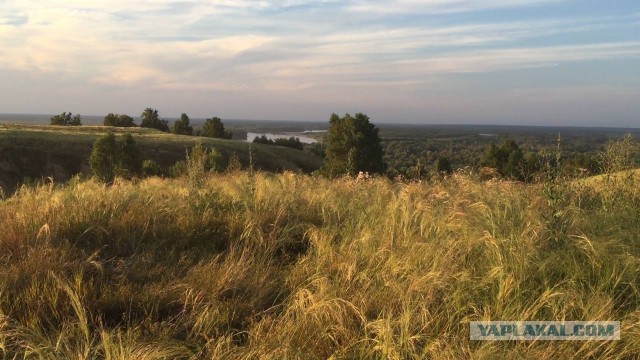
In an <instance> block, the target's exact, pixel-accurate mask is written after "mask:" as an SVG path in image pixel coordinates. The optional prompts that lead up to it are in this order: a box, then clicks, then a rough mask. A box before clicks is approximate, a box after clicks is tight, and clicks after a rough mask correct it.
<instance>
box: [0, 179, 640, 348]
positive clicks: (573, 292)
mask: <svg viewBox="0 0 640 360" xmlns="http://www.w3.org/2000/svg"><path fill="white" fill-rule="evenodd" d="M199 181H201V185H202V186H201V187H200V188H199V190H198V191H196V192H193V191H190V185H189V184H185V183H184V179H161V178H155V177H154V178H148V179H143V180H141V181H137V182H131V181H127V180H122V181H120V182H119V185H118V187H117V188H114V187H107V186H104V185H103V184H100V183H99V182H97V181H95V180H87V181H83V180H77V181H76V182H74V183H73V184H69V185H64V186H58V185H56V186H54V187H53V188H52V187H50V186H47V185H45V184H43V185H40V186H36V187H25V188H24V189H21V190H20V191H18V192H17V193H16V194H15V195H14V196H12V197H9V198H6V199H4V200H2V206H0V357H6V358H24V357H37V358H105V359H128V358H136V359H138V358H140V359H170V358H178V359H202V358H204V359H207V358H208V359H216V358H234V359H254V358H265V359H269V358H271V359H281V358H290V359H296V358H331V357H333V358H336V359H338V358H361V359H378V358H396V359H423V358H433V359H450V358H530V357H545V358H546V357H550V356H563V357H576V356H578V357H590V358H620V357H621V358H634V357H635V356H636V354H638V353H639V352H640V341H639V340H638V339H639V338H640V336H639V335H640V330H638V329H639V327H638V326H637V325H638V323H639V321H640V308H639V306H638V304H640V301H639V299H640V289H639V288H638V284H639V283H638V279H640V264H639V262H638V259H639V258H640V245H639V244H638V241H637V234H639V233H640V219H638V217H637V214H638V211H639V210H640V207H639V206H638V204H640V202H639V201H638V198H639V197H638V196H637V193H638V191H637V189H632V188H629V187H628V183H626V182H621V183H619V184H618V185H617V186H619V189H620V191H624V192H625V194H627V195H626V196H624V197H621V198H620V199H619V200H618V203H617V205H616V206H613V207H611V206H608V205H607V200H606V199H607V197H606V196H607V195H606V194H605V191H608V190H609V189H603V188H602V187H600V186H599V185H584V184H583V183H580V184H578V183H574V182H567V183H566V186H564V187H563V188H562V194H563V195H562V196H563V201H562V204H563V206H565V208H566V209H568V214H570V217H569V219H570V221H569V223H568V225H567V226H566V227H565V228H563V230H562V233H561V234H562V236H564V239H565V243H564V245H563V246H561V247H560V246H549V244H550V243H549V239H550V235H549V228H550V225H549V223H548V214H549V213H550V210H549V209H550V207H549V204H548V200H549V199H548V197H545V195H544V193H543V191H544V186H545V185H544V184H523V183H513V182H506V181H495V182H480V181H477V180H474V179H472V178H470V177H467V176H464V175H455V176H452V177H450V178H449V179H448V181H433V182H429V183H425V182H423V183H407V184H404V183H394V182H391V181H389V180H386V179H383V178H373V179H369V180H367V181H356V180H354V179H351V178H340V179H335V180H329V179H325V178H321V177H312V176H305V175H300V174H295V173H290V172H289V173H283V174H268V173H263V172H259V171H256V172H251V173H250V172H233V173H231V172H225V173H215V172H206V173H204V174H203V175H202V178H201V179H200V180H199ZM596 183H598V182H597V181H595V182H594V184H596ZM53 274H55V275H53ZM503 319H509V320H514V319H515V320H563V319H565V320H619V321H621V324H622V338H621V340H620V341H613V342H597V341H587V342H577V341H566V342H543V341H538V342H474V341H470V340H469V325H468V324H469V321H475V320H503Z"/></svg>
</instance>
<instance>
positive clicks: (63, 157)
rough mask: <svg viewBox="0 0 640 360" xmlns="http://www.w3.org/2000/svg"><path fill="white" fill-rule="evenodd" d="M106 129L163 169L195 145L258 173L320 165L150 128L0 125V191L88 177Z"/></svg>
mask: <svg viewBox="0 0 640 360" xmlns="http://www.w3.org/2000/svg"><path fill="white" fill-rule="evenodd" d="M107 131H115V132H116V134H123V133H125V132H129V133H131V134H132V135H133V136H134V139H135V140H136V142H137V143H138V145H139V147H140V151H141V154H142V157H143V159H150V160H153V161H155V162H156V163H158V164H159V165H160V166H161V167H162V168H164V169H168V168H169V167H170V166H171V165H173V164H174V163H176V162H177V161H179V160H184V159H185V156H186V151H187V150H188V149H191V148H192V147H193V146H194V145H195V144H196V143H197V142H201V143H203V144H204V145H205V146H207V147H214V148H215V149H216V150H217V151H219V152H220V153H222V155H223V156H224V158H225V159H226V160H228V159H229V158H230V157H232V156H233V155H235V156H236V157H237V158H238V159H239V160H240V162H241V163H242V164H243V165H244V166H245V167H247V166H249V163H250V162H253V166H254V167H255V168H256V169H260V170H267V171H283V170H291V171H301V172H311V171H313V170H316V169H318V168H319V167H320V166H321V165H322V159H320V158H319V157H318V156H315V155H313V154H309V153H304V152H301V151H297V150H293V149H289V148H284V147H279V146H265V145H261V144H251V145H250V144H249V143H247V142H244V141H238V140H223V139H211V138H203V137H193V136H183V135H173V134H167V133H163V132H160V131H157V130H153V129H145V128H111V127H103V126H81V127H58V126H48V125H9V124H5V125H2V124H0V188H3V189H4V190H5V192H8V193H10V192H12V191H13V189H15V187H16V186H17V185H19V184H20V183H23V182H25V180H27V181H34V180H36V181H38V180H41V179H44V178H47V177H53V178H54V180H55V181H57V182H59V181H66V180H68V179H70V178H71V177H72V176H73V175H75V174H78V173H80V174H83V175H90V169H89V165H88V159H89V155H90V154H91V148H92V146H93V142H94V141H95V139H96V137H98V136H100V135H103V134H105V133H106V132H107Z"/></svg>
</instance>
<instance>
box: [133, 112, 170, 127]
mask: <svg viewBox="0 0 640 360" xmlns="http://www.w3.org/2000/svg"><path fill="white" fill-rule="evenodd" d="M140 117H141V120H140V127H146V128H152V129H158V130H160V131H164V132H169V124H168V122H167V120H164V119H163V120H160V117H159V116H158V110H156V109H152V108H146V109H144V111H143V112H142V115H141V116H140Z"/></svg>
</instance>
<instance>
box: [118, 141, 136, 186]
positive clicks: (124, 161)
mask: <svg viewBox="0 0 640 360" xmlns="http://www.w3.org/2000/svg"><path fill="white" fill-rule="evenodd" d="M119 147H120V149H119V150H120V151H119V158H118V160H119V164H118V167H119V169H118V170H119V173H118V175H129V176H130V175H133V174H138V173H139V172H140V170H141V167H142V160H141V159H140V149H138V144H136V141H135V140H134V139H133V136H131V134H129V133H127V134H125V135H124V137H123V138H122V139H121V140H120V143H119Z"/></svg>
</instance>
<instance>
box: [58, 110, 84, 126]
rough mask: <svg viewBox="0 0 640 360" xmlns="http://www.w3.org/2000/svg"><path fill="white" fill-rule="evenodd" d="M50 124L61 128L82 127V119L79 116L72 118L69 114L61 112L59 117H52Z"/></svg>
mask: <svg viewBox="0 0 640 360" xmlns="http://www.w3.org/2000/svg"><path fill="white" fill-rule="evenodd" d="M50 124H51V125H61V126H80V125H82V118H81V117H80V114H76V115H75V116H73V114H72V113H70V112H69V113H67V112H63V113H62V114H60V115H54V116H52V117H51V121H50Z"/></svg>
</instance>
